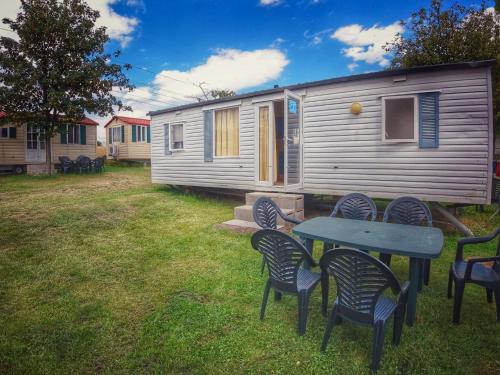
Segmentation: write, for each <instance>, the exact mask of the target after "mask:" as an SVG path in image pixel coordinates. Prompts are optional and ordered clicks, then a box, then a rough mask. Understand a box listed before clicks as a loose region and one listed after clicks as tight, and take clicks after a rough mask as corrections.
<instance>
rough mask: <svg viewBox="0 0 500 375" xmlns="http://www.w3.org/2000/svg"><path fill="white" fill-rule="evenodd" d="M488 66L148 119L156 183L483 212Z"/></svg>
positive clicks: (223, 103)
mask: <svg viewBox="0 0 500 375" xmlns="http://www.w3.org/2000/svg"><path fill="white" fill-rule="evenodd" d="M493 64H494V61H481V62H467V63H458V64H446V65H436V66H424V67H417V68H411V69H404V70H386V71H381V72H375V73H366V74H360V75H354V76H349V77H341V78H333V79H328V80H323V81H317V82H311V83H304V84H297V85H292V86H288V87H285V88H274V89H270V90H264V91H258V92H254V93H249V94H243V95H237V96H235V97H231V98H223V99H218V100H212V101H208V102H202V103H194V104H188V105H183V106H178V107H175V108H167V109H164V110H159V111H154V112H151V113H150V115H151V130H152V138H153V142H152V150H151V157H152V159H151V163H152V181H153V182H154V183H162V184H172V185H190V186H202V187H212V188H232V189H243V190H260V191H282V192H298V193H314V194H330V195H345V194H347V193H351V192H362V193H365V194H367V195H369V196H371V197H375V198H390V199H392V198H396V197H398V196H403V195H412V196H415V197H418V198H421V199H423V200H427V201H440V202H458V203H478V204H482V203H488V202H490V200H491V181H492V173H491V165H492V156H493V148H494V146H493V141H494V139H493V113H492V85H491V69H492V66H493Z"/></svg>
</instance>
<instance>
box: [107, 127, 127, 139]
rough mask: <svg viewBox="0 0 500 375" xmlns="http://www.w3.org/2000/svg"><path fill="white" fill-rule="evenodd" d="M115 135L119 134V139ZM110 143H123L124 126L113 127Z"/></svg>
mask: <svg viewBox="0 0 500 375" xmlns="http://www.w3.org/2000/svg"><path fill="white" fill-rule="evenodd" d="M124 131H125V129H124ZM115 133H116V134H118V136H117V137H115V135H116V134H115ZM116 139H117V140H116ZM110 143H122V126H121V125H118V126H113V127H111V140H110Z"/></svg>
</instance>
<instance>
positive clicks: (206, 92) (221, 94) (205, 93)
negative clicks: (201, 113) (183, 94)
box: [190, 82, 236, 102]
mask: <svg viewBox="0 0 500 375" xmlns="http://www.w3.org/2000/svg"><path fill="white" fill-rule="evenodd" d="M205 85H206V82H201V83H200V84H198V85H197V86H198V87H199V88H200V91H201V95H199V96H191V97H190V98H192V99H196V100H197V101H198V102H205V101H207V100H213V99H221V98H228V97H231V96H235V95H236V92H234V91H233V90H225V89H207V88H206V87H205Z"/></svg>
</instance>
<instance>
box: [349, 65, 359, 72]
mask: <svg viewBox="0 0 500 375" xmlns="http://www.w3.org/2000/svg"><path fill="white" fill-rule="evenodd" d="M358 66H359V64H356V63H351V64H349V65H347V69H349V70H350V71H351V72H352V71H353V70H354V69H356V68H357V67H358Z"/></svg>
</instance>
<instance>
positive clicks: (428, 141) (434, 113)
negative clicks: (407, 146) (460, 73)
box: [418, 92, 439, 148]
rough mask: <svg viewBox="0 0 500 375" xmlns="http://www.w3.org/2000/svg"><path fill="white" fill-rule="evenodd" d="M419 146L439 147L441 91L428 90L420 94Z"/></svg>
mask: <svg viewBox="0 0 500 375" xmlns="http://www.w3.org/2000/svg"><path fill="white" fill-rule="evenodd" d="M418 105H419V108H418V121H419V129H418V133H419V146H420V148H438V147H439V93H438V92H428V93H423V94H420V95H419V101H418Z"/></svg>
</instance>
